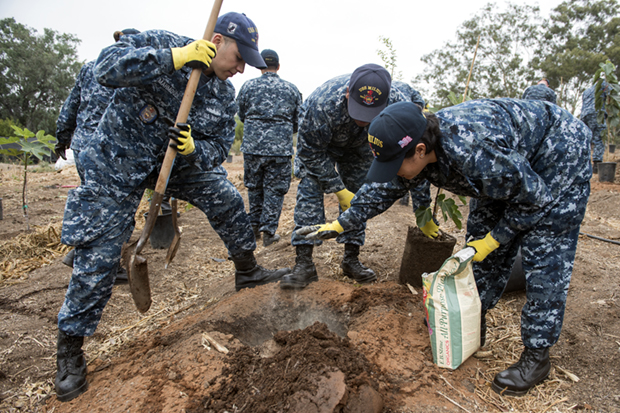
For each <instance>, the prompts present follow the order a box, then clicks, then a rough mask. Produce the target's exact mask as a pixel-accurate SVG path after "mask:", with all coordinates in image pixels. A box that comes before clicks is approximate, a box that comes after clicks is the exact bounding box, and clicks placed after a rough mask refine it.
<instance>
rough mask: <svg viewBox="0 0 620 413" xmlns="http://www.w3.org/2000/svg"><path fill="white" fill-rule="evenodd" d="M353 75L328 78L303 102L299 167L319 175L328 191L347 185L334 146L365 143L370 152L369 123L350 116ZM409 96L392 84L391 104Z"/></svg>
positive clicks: (352, 147) (338, 148) (311, 173)
mask: <svg viewBox="0 0 620 413" xmlns="http://www.w3.org/2000/svg"><path fill="white" fill-rule="evenodd" d="M350 78H351V74H347V75H341V76H338V77H335V78H333V79H331V80H328V81H327V82H325V83H324V84H323V85H321V86H319V87H318V88H317V89H316V90H315V91H314V92H312V93H311V94H310V96H308V98H307V99H306V100H305V102H304V104H303V106H302V115H301V119H300V121H299V122H300V123H299V134H298V136H297V155H296V168H299V174H300V175H301V176H303V174H306V173H307V174H310V175H313V176H315V177H316V178H317V179H318V180H319V182H320V184H321V186H322V187H323V188H324V190H325V192H326V193H332V192H337V191H339V190H341V189H344V188H345V186H344V184H343V182H342V179H341V178H340V175H338V172H337V171H336V168H335V165H334V163H333V162H332V160H331V159H330V157H329V155H328V152H329V151H330V150H336V151H338V152H342V151H343V150H344V151H346V150H347V149H349V148H351V149H358V148H359V147H361V146H363V145H364V146H366V147H368V151H369V152H370V146H368V127H360V126H357V125H356V124H355V121H354V120H353V119H352V118H351V117H350V116H349V111H348V107H347V99H346V93H347V87H348V86H349V79H350ZM405 100H407V98H405V96H404V95H403V94H402V93H401V92H399V91H398V90H397V89H396V88H394V87H392V88H391V90H390V97H389V99H388V105H389V104H391V103H395V102H401V101H405ZM371 156H372V155H371ZM296 173H297V172H296ZM298 176H299V175H298Z"/></svg>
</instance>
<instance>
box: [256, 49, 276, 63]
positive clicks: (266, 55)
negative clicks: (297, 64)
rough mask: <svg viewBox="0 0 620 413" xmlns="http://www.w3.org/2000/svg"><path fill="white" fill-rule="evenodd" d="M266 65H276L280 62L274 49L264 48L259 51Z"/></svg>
mask: <svg viewBox="0 0 620 413" xmlns="http://www.w3.org/2000/svg"><path fill="white" fill-rule="evenodd" d="M260 55H261V56H262V57H263V60H264V61H265V64H266V65H267V66H278V65H279V64H280V58H279V57H278V54H277V53H276V51H275V50H271V49H265V50H263V51H262V52H260Z"/></svg>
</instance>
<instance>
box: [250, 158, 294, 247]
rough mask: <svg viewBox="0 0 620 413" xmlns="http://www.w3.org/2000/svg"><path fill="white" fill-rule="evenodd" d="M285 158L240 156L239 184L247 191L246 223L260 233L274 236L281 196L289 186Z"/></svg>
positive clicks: (288, 170)
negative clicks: (241, 179)
mask: <svg viewBox="0 0 620 413" xmlns="http://www.w3.org/2000/svg"><path fill="white" fill-rule="evenodd" d="M292 169H293V167H292V165H291V158H290V157H289V156H257V155H249V154H244V155H243V171H244V174H243V183H244V184H245V186H246V188H248V200H249V204H250V205H249V209H250V213H249V215H250V222H251V223H252V225H256V226H258V227H259V230H260V231H261V232H267V233H269V234H271V235H273V234H275V233H276V230H277V229H278V223H279V221H280V214H281V213H282V204H283V202H284V195H286V193H287V192H288V190H289V188H290V186H291V172H292Z"/></svg>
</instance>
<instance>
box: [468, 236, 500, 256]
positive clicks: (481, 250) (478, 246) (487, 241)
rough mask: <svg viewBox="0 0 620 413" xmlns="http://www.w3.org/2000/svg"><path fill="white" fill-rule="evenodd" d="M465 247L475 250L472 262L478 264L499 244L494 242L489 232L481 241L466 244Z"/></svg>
mask: <svg viewBox="0 0 620 413" xmlns="http://www.w3.org/2000/svg"><path fill="white" fill-rule="evenodd" d="M467 246H468V247H473V248H474V249H475V250H476V255H474V258H473V260H474V261H478V262H480V261H482V260H484V259H485V258H486V257H487V255H489V254H490V253H492V252H493V251H495V250H496V249H497V248H498V247H499V242H497V241H495V238H493V237H492V236H491V233H490V232H489V233H488V234H487V235H486V237H484V238H483V239H478V240H476V241H471V242H468V243H467Z"/></svg>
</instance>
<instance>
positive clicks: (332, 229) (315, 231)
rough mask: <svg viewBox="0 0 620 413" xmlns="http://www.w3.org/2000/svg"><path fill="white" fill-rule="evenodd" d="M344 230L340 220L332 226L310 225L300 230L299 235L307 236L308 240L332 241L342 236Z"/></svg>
mask: <svg viewBox="0 0 620 413" xmlns="http://www.w3.org/2000/svg"><path fill="white" fill-rule="evenodd" d="M343 232H344V229H343V228H342V226H341V225H340V222H338V220H336V221H334V222H332V223H331V224H321V225H308V226H306V227H302V228H299V229H298V230H297V234H299V235H305V237H306V239H312V240H315V239H320V240H325V239H331V238H336V237H337V236H338V235H340V234H342V233H343Z"/></svg>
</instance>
